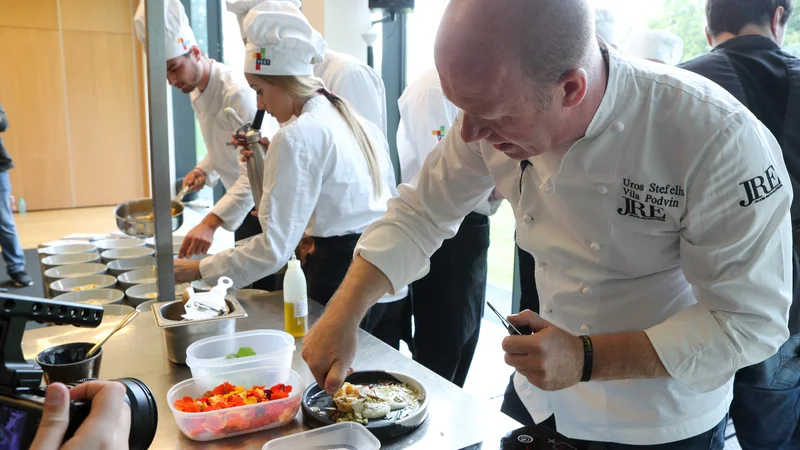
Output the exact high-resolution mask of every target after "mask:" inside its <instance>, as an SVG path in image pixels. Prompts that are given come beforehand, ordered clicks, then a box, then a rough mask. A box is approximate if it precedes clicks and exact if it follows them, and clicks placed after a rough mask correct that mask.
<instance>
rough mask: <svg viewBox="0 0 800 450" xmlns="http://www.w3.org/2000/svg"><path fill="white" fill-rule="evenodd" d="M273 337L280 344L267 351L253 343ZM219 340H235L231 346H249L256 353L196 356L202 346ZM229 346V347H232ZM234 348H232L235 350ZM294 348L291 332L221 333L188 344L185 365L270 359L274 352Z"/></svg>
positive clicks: (231, 363)
mask: <svg viewBox="0 0 800 450" xmlns="http://www.w3.org/2000/svg"><path fill="white" fill-rule="evenodd" d="M267 336H269V337H273V338H276V339H275V341H273V342H276V341H279V342H280V344H279V345H278V346H277V347H276V348H274V349H270V350H269V351H263V350H262V349H261V348H258V345H256V344H255V342H257V341H261V342H264V338H265V337H267ZM220 341H232V342H235V344H234V345H233V347H244V346H247V347H251V348H255V350H256V355H255V356H246V357H244V358H236V359H227V360H226V359H225V358H224V357H225V356H226V355H224V354H221V353H220V354H218V355H216V356H215V357H213V358H198V357H197V356H196V354H197V353H199V352H200V349H202V347H204V346H207V345H210V346H214V344H216V343H218V342H220ZM233 347H231V348H233ZM235 350H236V349H234V351H235ZM295 350H296V346H295V340H294V337H292V335H291V334H289V333H286V332H284V331H280V330H251V331H240V332H238V333H234V334H223V335H220V336H211V337H207V338H205V339H201V340H199V341H197V342H195V343H193V344H192V345H190V346H189V347H188V348H187V349H186V365H187V366H189V367H217V366H220V365H222V366H235V365H240V364H246V363H252V362H255V361H261V360H265V359H271V358H273V357H274V356H275V355H276V354H278V353H281V352H287V351H290V352H292V353H294V351H295Z"/></svg>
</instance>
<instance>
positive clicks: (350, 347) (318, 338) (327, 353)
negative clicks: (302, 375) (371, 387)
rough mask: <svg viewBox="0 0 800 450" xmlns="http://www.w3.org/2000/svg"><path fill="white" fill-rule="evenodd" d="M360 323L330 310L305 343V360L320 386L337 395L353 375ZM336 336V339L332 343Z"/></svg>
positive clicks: (352, 317)
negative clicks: (352, 366) (350, 375)
mask: <svg viewBox="0 0 800 450" xmlns="http://www.w3.org/2000/svg"><path fill="white" fill-rule="evenodd" d="M357 335H358V321H356V320H354V316H353V315H352V314H339V313H337V312H336V311H334V310H328V311H326V313H325V314H323V315H322V317H321V318H320V319H319V321H318V322H317V323H316V324H315V325H314V326H313V327H312V328H311V331H310V332H309V333H308V335H307V336H306V337H305V340H304V342H303V359H304V360H305V361H306V363H307V364H308V367H309V369H311V373H312V374H313V375H314V379H315V380H316V381H317V385H318V386H324V388H325V391H326V392H328V393H329V394H331V395H333V394H335V393H336V391H337V390H338V389H339V388H340V387H341V386H342V384H343V383H344V379H345V378H347V376H348V375H349V374H351V373H352V372H353V369H351V368H350V365H351V364H353V360H354V359H355V357H356V346H357V345H358V338H357ZM331 336H336V339H331Z"/></svg>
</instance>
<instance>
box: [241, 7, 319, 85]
mask: <svg viewBox="0 0 800 450" xmlns="http://www.w3.org/2000/svg"><path fill="white" fill-rule="evenodd" d="M244 35H245V37H246V39H247V45H246V48H245V49H246V54H245V60H244V71H245V73H252V74H258V75H280V76H290V75H294V76H311V75H314V64H317V63H320V62H322V60H323V58H324V57H325V51H326V50H327V48H328V46H327V44H325V40H324V39H322V35H320V34H319V33H318V32H317V31H316V30H315V29H314V28H312V27H311V24H309V23H308V20H307V19H306V18H305V16H303V14H302V13H301V12H300V10H299V9H297V7H296V6H294V5H293V4H292V3H291V2H287V1H284V0H266V1H264V2H263V3H260V4H258V5H256V6H255V7H254V8H253V9H251V10H250V12H249V13H247V16H245V18H244Z"/></svg>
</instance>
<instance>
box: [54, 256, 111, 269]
mask: <svg viewBox="0 0 800 450" xmlns="http://www.w3.org/2000/svg"><path fill="white" fill-rule="evenodd" d="M97 261H100V255H98V254H97V253H73V254H70V255H52V256H47V257H45V258H44V259H42V266H43V267H44V269H45V270H47V269H52V268H53V267H60V266H68V265H70V264H87V263H93V262H97Z"/></svg>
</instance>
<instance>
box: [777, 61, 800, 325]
mask: <svg viewBox="0 0 800 450" xmlns="http://www.w3.org/2000/svg"><path fill="white" fill-rule="evenodd" d="M789 62H790V63H789V67H788V72H789V99H788V102H787V104H786V118H785V121H784V125H783V131H782V134H781V136H779V137H778V142H779V143H780V144H781V149H782V150H783V159H784V162H785V163H786V168H787V170H788V171H789V177H790V179H791V187H792V189H793V190H794V199H793V200H792V234H793V236H792V237H793V239H792V240H793V241H794V245H793V247H794V254H793V255H792V257H793V258H792V263H793V264H792V269H793V270H792V273H793V274H794V280H793V294H794V295H793V299H792V306H791V309H790V310H789V333H790V334H791V335H792V336H796V335H797V334H800V267H798V254H797V250H798V248H800V60H798V59H791V60H789Z"/></svg>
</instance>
